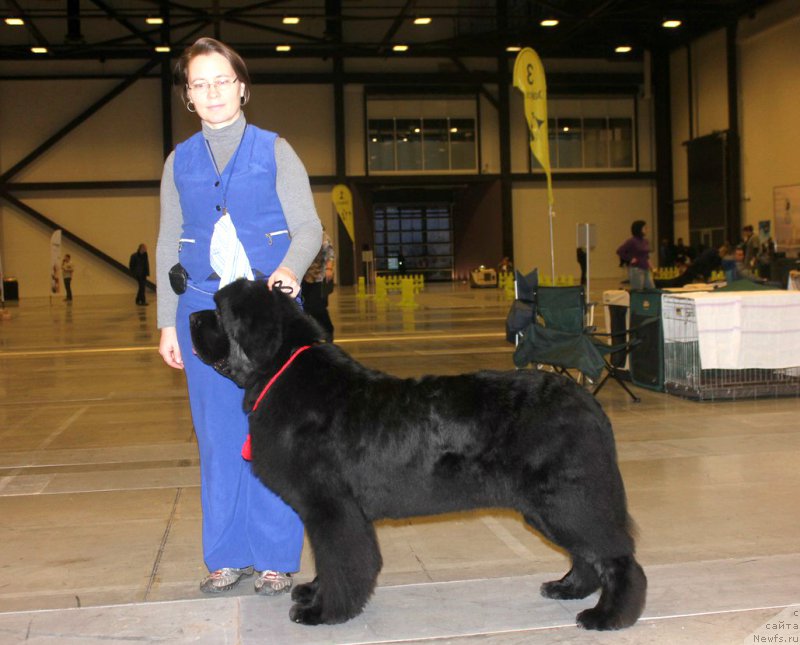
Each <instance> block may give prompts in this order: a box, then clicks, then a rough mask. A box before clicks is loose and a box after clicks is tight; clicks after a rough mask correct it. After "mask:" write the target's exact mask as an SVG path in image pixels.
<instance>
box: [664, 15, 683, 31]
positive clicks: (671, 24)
mask: <svg viewBox="0 0 800 645" xmlns="http://www.w3.org/2000/svg"><path fill="white" fill-rule="evenodd" d="M681 24H682V23H681V21H680V20H675V19H672V18H671V19H669V20H665V21H664V22H662V23H661V26H662V27H666V28H667V29H675V28H676V27H680V26H681Z"/></svg>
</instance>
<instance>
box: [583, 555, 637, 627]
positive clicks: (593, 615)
mask: <svg viewBox="0 0 800 645" xmlns="http://www.w3.org/2000/svg"><path fill="white" fill-rule="evenodd" d="M594 568H595V570H596V571H597V573H598V575H599V576H600V581H601V584H602V587H603V591H602V593H601V594H600V601H599V602H598V603H597V605H596V606H595V607H592V608H591V609H585V610H584V611H582V612H581V613H579V614H578V618H577V621H578V625H579V626H580V627H583V628H584V629H621V628H622V627H628V626H630V625H633V623H635V622H636V621H637V620H638V619H639V616H640V615H641V614H642V611H644V603H645V596H646V595H647V578H646V577H645V575H644V571H643V570H642V567H641V566H639V563H638V562H636V560H635V559H634V557H633V555H626V556H622V557H618V558H604V559H602V560H598V561H597V562H595V563H594Z"/></svg>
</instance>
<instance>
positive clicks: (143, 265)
mask: <svg viewBox="0 0 800 645" xmlns="http://www.w3.org/2000/svg"><path fill="white" fill-rule="evenodd" d="M128 268H129V269H130V271H131V275H132V276H133V277H134V278H136V282H138V283H139V290H138V291H137V292H136V304H137V305H147V301H146V300H145V298H144V289H145V287H146V286H147V276H149V275H150V260H148V259H147V246H145V245H144V244H140V245H139V248H138V249H137V250H136V253H133V254H131V259H130V262H128Z"/></svg>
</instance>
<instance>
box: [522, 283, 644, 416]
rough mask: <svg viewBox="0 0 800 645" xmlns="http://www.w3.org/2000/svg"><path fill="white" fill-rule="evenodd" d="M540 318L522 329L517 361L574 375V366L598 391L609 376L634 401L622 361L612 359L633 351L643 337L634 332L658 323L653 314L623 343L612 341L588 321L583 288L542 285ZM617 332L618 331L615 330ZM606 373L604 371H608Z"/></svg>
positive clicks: (538, 294)
mask: <svg viewBox="0 0 800 645" xmlns="http://www.w3.org/2000/svg"><path fill="white" fill-rule="evenodd" d="M535 303H536V314H537V317H536V320H534V321H532V322H531V323H530V324H529V325H528V327H527V328H526V329H525V330H524V332H522V334H521V340H520V342H519V343H518V344H517V349H516V350H515V352H514V364H515V365H516V366H517V367H526V366H527V365H528V364H531V363H533V364H535V365H537V366H542V365H550V366H552V367H553V368H554V369H555V370H556V371H558V372H560V373H562V374H564V375H566V376H569V377H570V378H572V374H571V373H570V370H577V371H578V372H579V373H580V374H581V375H583V376H585V377H587V378H588V379H590V380H591V382H592V383H596V385H594V388H593V390H592V392H593V393H594V394H597V393H598V392H599V391H600V390H601V389H602V388H603V386H604V385H605V384H606V382H607V381H608V379H613V380H614V381H616V382H617V383H618V384H619V385H620V386H621V387H622V388H623V389H624V390H625V391H626V392H627V393H628V395H629V396H630V397H631V399H632V400H633V401H634V402H639V401H640V399H639V397H638V396H636V395H635V394H634V393H633V392H632V391H631V389H630V388H629V387H628V385H627V383H626V382H625V380H624V379H625V373H624V370H622V369H621V368H619V367H618V366H617V365H619V364H623V365H624V362H625V361H624V360H622V361H621V362H620V361H618V360H614V359H613V358H612V357H613V356H614V355H615V354H617V353H618V352H622V353H623V354H627V353H629V352H630V351H631V350H632V349H633V348H634V347H635V346H636V345H638V344H639V342H640V341H639V340H638V339H637V338H636V332H637V331H638V329H640V328H641V327H644V326H645V325H648V324H652V323H654V322H655V321H656V320H657V319H656V318H652V319H648V320H645V321H643V322H642V323H641V324H640V325H639V327H638V328H637V329H629V330H626V331H627V333H626V335H625V339H624V340H623V341H622V342H618V343H613V344H610V343H609V342H608V339H611V334H604V333H598V332H595V331H594V329H593V328H592V327H591V326H590V325H587V324H586V322H587V307H586V302H585V295H584V291H583V287H540V288H539V289H537V291H536V299H535ZM614 335H615V336H616V335H617V334H616V333H615V334H614ZM604 373H605V374H604Z"/></svg>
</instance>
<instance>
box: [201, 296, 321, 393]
mask: <svg viewBox="0 0 800 645" xmlns="http://www.w3.org/2000/svg"><path fill="white" fill-rule="evenodd" d="M214 302H215V303H216V305H217V308H216V309H205V310H203V311H197V312H195V313H193V314H191V316H190V319H189V324H190V328H191V332H192V345H193V346H194V350H195V352H196V353H197V356H198V357H199V358H200V360H201V361H203V362H204V363H207V364H208V365H211V366H213V367H214V369H215V370H217V371H218V372H219V373H220V374H222V375H223V376H227V377H228V378H229V379H231V380H232V381H234V382H235V383H236V384H237V385H239V387H247V386H248V385H250V384H251V383H252V382H253V381H254V379H255V378H257V377H258V376H259V375H262V374H266V373H269V372H271V371H273V369H274V363H275V362H276V361H284V360H286V359H287V358H288V357H289V355H290V354H291V352H292V351H293V350H294V349H297V348H298V347H301V346H303V345H310V344H312V343H315V342H317V341H319V340H320V339H322V338H324V333H323V331H322V330H321V329H320V328H319V326H318V325H317V324H316V323H315V322H314V321H313V320H312V319H311V318H309V317H308V316H306V315H305V314H304V313H303V312H302V311H301V310H300V308H299V307H298V306H297V303H296V302H295V301H294V300H293V299H292V298H291V297H289V296H288V295H286V294H284V293H282V292H281V291H279V290H277V289H276V290H274V291H273V290H271V289H269V288H268V287H267V285H266V283H265V282H263V281H258V282H252V281H248V280H237V281H236V282H232V283H231V284H229V285H227V286H225V287H223V288H222V289H220V290H219V291H218V292H217V293H216V294H215V295H214Z"/></svg>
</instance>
